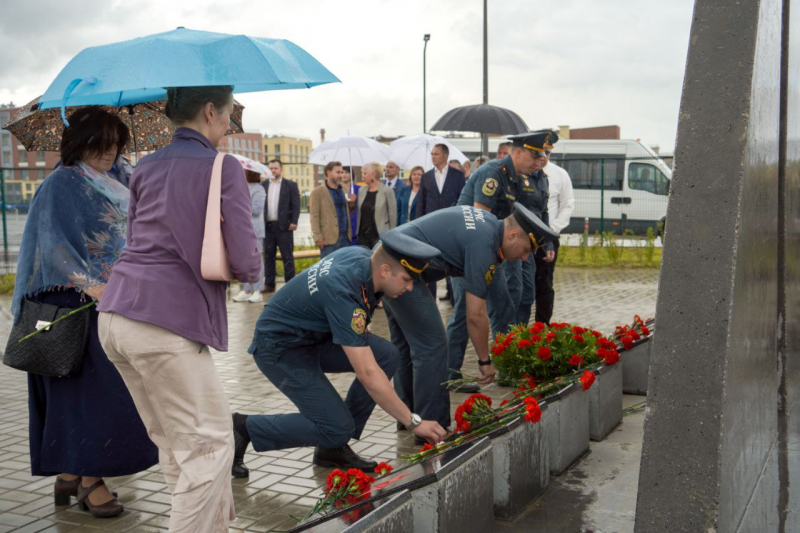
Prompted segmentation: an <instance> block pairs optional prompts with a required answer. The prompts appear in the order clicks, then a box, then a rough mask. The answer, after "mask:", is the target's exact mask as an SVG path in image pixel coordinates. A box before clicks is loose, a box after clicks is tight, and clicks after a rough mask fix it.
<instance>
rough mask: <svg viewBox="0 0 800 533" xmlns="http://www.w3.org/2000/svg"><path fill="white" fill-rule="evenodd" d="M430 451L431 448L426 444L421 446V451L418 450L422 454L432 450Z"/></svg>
mask: <svg viewBox="0 0 800 533" xmlns="http://www.w3.org/2000/svg"><path fill="white" fill-rule="evenodd" d="M432 449H433V446H431V445H430V444H428V443H427V442H426V443H425V444H423V445H422V449H421V450H420V452H422V453H424V452H427V451H428V450H432Z"/></svg>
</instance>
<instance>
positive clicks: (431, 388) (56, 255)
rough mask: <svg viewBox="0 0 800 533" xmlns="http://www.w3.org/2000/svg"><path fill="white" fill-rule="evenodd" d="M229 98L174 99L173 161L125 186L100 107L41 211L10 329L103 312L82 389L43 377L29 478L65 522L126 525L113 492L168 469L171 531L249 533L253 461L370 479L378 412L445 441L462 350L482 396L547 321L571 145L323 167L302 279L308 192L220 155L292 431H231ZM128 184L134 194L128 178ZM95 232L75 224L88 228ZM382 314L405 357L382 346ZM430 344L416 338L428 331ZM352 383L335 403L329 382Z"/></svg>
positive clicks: (32, 379) (74, 128)
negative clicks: (215, 168) (515, 337)
mask: <svg viewBox="0 0 800 533" xmlns="http://www.w3.org/2000/svg"><path fill="white" fill-rule="evenodd" d="M232 91H233V88H232V87H180V88H171V89H169V90H168V100H167V104H166V114H167V116H168V118H169V119H170V120H171V121H172V122H173V123H174V124H175V125H176V126H177V127H178V128H177V131H176V132H175V134H174V137H173V139H172V142H171V144H169V145H168V146H166V147H164V148H162V149H161V150H158V151H156V152H155V153H153V154H151V155H148V156H147V157H145V158H143V159H142V160H141V161H140V162H139V163H138V165H137V166H136V169H135V171H134V172H133V175H132V176H130V177H129V178H128V177H127V174H126V173H125V172H121V173H120V172H117V173H115V165H117V162H118V161H119V158H120V156H121V154H122V153H123V152H124V151H125V150H126V149H127V146H128V142H129V134H128V132H127V128H126V127H125V125H124V124H123V123H122V122H121V121H120V120H119V119H118V118H117V117H116V116H114V115H112V114H109V113H108V112H106V111H104V110H102V109H100V108H97V107H85V108H82V109H80V110H78V111H76V112H75V113H73V115H72V116H70V117H69V123H70V124H71V126H70V127H68V128H67V129H66V130H65V133H64V136H63V139H62V144H61V163H62V164H61V165H60V166H59V168H58V169H57V170H55V171H54V172H53V173H52V174H51V175H50V176H48V178H47V179H46V180H45V181H44V182H43V184H42V185H41V186H40V188H39V190H38V191H37V193H36V196H35V197H34V200H33V202H32V204H31V208H30V215H29V217H28V220H27V223H26V226H25V230H24V234H23V239H22V244H21V248H20V259H19V265H18V274H17V281H16V286H15V293H14V302H13V307H12V311H13V312H14V314H15V318H16V319H18V318H19V316H20V312H21V308H22V306H24V305H25V301H27V300H28V299H34V300H37V301H40V302H45V303H50V304H53V305H56V306H60V307H66V308H78V307H80V306H82V305H83V304H84V302H85V301H87V300H88V299H94V300H96V301H97V302H98V305H97V307H96V309H93V310H92V311H91V313H92V314H91V322H90V328H89V332H88V343H87V348H86V353H85V361H84V369H83V372H81V373H80V374H79V375H77V376H74V377H69V378H52V377H47V376H42V375H37V374H28V391H29V416H30V451H31V465H32V473H33V474H34V475H42V476H50V475H56V476H57V477H56V481H55V486H54V497H55V502H56V504H57V505H64V504H67V503H69V502H70V499H71V498H72V497H75V498H77V500H78V502H79V505H80V507H81V509H83V510H85V511H88V512H90V513H92V514H93V515H94V516H97V517H111V516H116V515H118V514H120V513H121V512H122V511H123V509H124V507H123V505H122V504H121V503H120V502H119V501H118V500H117V498H116V496H115V493H113V492H112V491H110V490H109V489H108V488H107V487H106V486H105V483H104V481H103V478H105V477H110V476H121V475H127V474H133V473H136V472H140V471H143V470H145V469H147V468H150V467H151V466H153V465H154V464H156V463H159V464H160V466H161V470H162V472H163V474H164V477H165V480H166V483H167V485H168V487H169V490H170V493H171V495H172V512H171V517H170V531H176V532H177V531H181V532H184V531H185V532H198V531H200V532H202V531H214V532H216V531H227V528H228V524H229V521H230V520H232V519H234V518H235V515H234V506H233V497H232V492H231V475H233V476H234V477H246V476H248V475H249V472H248V469H247V466H246V465H245V463H244V456H245V452H246V450H247V448H248V446H249V445H250V444H251V443H252V445H253V448H254V449H255V450H256V451H257V452H261V451H269V450H278V449H284V448H291V447H298V446H314V447H315V453H314V463H315V464H317V465H320V466H325V467H342V468H362V469H371V468H374V466H375V463H374V462H373V461H370V460H369V459H366V458H363V457H360V456H358V455H357V454H356V453H355V452H354V451H353V450H352V449H350V448H349V446H348V442H349V441H350V439H352V438H356V439H357V438H359V436H360V434H361V431H362V430H363V428H364V425H365V424H366V422H367V420H368V419H369V416H370V414H371V412H372V410H373V409H374V407H375V405H376V404H377V405H379V406H381V407H382V408H383V409H384V410H385V411H386V412H387V413H389V414H390V415H391V416H393V417H394V418H395V419H396V420H397V429H398V431H411V432H413V433H414V435H415V437H416V438H417V440H418V441H419V442H421V443H422V442H428V443H437V442H439V441H441V440H442V439H443V438H444V436H445V435H446V433H447V430H448V428H449V427H450V422H451V420H450V403H449V394H448V391H447V389H446V387H445V386H444V384H443V383H444V382H445V381H447V379H448V369H454V371H455V374H453V375H450V376H449V377H450V378H457V377H458V376H459V373H458V370H459V369H460V368H461V365H462V363H463V359H464V352H465V350H466V346H467V342H468V341H469V340H471V341H472V343H473V345H474V347H475V351H476V353H477V355H478V358H479V364H480V367H479V368H480V372H481V377H480V379H479V384H478V385H473V386H472V387H469V386H467V385H462V386H461V388H460V389H458V390H461V391H469V390H475V389H476V388H477V387H479V386H480V385H485V384H489V383H491V382H492V381H493V379H494V374H495V373H494V369H493V366H492V364H491V359H490V357H489V344H488V343H489V335H490V332H491V331H494V332H501V331H505V330H506V329H507V328H508V327H509V326H510V325H511V324H515V323H518V322H519V321H523V322H527V321H528V320H529V319H530V313H531V308H532V306H533V305H534V302H535V309H536V319H537V320H539V321H541V322H545V323H548V322H549V321H550V317H551V314H552V309H553V294H554V293H553V268H554V266H555V260H556V251H557V249H558V232H559V231H560V230H561V229H563V228H564V227H565V226H566V225H567V224H568V223H569V218H570V214H571V210H572V207H573V205H574V200H573V198H572V190H571V185H570V182H569V176H568V175H567V174H566V172H564V171H563V170H562V169H559V168H558V167H556V166H555V165H554V164H552V163H549V155H550V152H551V150H552V148H553V145H554V144H555V143H556V142H557V140H558V136H557V135H556V134H555V133H554V132H552V131H549V130H542V131H538V132H530V133H527V134H524V135H520V136H515V137H513V138H512V140H511V141H510V142H508V143H503V144H501V145H500V147H499V149H498V153H497V158H496V159H494V160H490V161H487V160H483V158H478V159H477V160H476V161H475V162H474V165H473V164H470V162H469V161H467V162H465V163H462V162H459V161H451V160H450V159H449V150H448V147H447V145H445V144H438V145H436V146H435V147H434V148H433V150H432V152H431V158H432V161H433V168H432V169H431V170H428V171H427V172H425V171H424V169H423V168H421V167H415V168H412V169H410V171H409V173H408V178H407V180H404V179H403V178H401V177H400V174H401V169H400V168H399V166H398V165H397V164H396V163H394V162H389V163H388V164H386V166H385V168H382V167H381V165H379V164H377V163H369V164H366V165H364V166H362V167H361V168H360V174H361V182H360V183H356V179H355V175H354V173H355V172H356V169H353V168H348V167H345V166H343V165H342V164H341V163H338V162H331V163H329V164H327V165H326V166H325V169H324V172H325V182H324V183H323V184H321V185H319V186H318V187H317V188H316V189H314V191H313V192H312V193H311V196H310V203H309V211H310V222H311V231H312V234H313V239H314V242H315V244H316V246H317V247H318V248H319V251H320V262H318V263H317V264H315V265H314V266H312V267H311V268H308V269H306V270H304V271H303V272H300V273H296V271H295V267H294V259H293V249H294V244H293V232H294V231H295V230H296V229H297V224H298V219H299V215H300V199H299V193H298V188H297V185H296V184H295V183H293V182H292V181H291V180H288V179H286V178H284V177H283V172H282V171H283V168H282V164H281V162H280V161H279V160H273V161H270V162H269V168H270V171H271V173H272V176H273V177H272V178H270V179H269V180H267V181H265V182H263V183H261V180H260V176H259V174H257V173H255V172H249V171H243V169H242V166H241V164H240V163H239V162H238V161H237V160H236V159H235V158H233V157H232V156H225V157H224V159H223V163H222V180H221V183H222V185H221V214H222V217H221V220H222V222H221V228H222V235H223V238H224V242H225V245H226V250H227V256H228V260H229V263H230V269H231V272H232V274H233V276H234V277H235V278H236V279H237V280H238V281H239V282H240V283H241V284H242V285H241V291H240V292H239V293H238V294H236V295H235V296H234V298H233V300H234V301H236V302H245V301H247V302H253V303H256V302H262V301H263V298H264V297H263V293H269V292H275V291H276V287H277V285H276V274H275V270H276V269H275V264H276V256H277V252H278V251H280V254H281V259H282V261H283V264H284V279H285V284H284V285H283V286H282V287H281V288H280V289H279V290H277V292H276V294H274V295H273V296H271V297H270V298H269V299H268V301H267V304H266V305H265V307H264V310H263V311H262V314H261V316H260V318H259V320H258V322H257V324H256V328H255V331H254V336H253V342H252V344H251V346H250V349H249V352H250V353H251V354H252V355H253V358H254V361H255V363H256V365H257V366H258V368H259V369H260V370H261V372H262V373H263V374H264V376H265V379H268V380H269V381H270V382H272V383H273V384H274V385H275V386H276V387H277V388H278V389H279V390H280V391H281V392H282V393H284V394H285V395H286V396H287V397H288V398H289V399H290V400H291V401H292V402H293V403H294V404H295V406H296V407H297V409H298V412H296V413H284V414H280V415H250V416H248V415H245V414H241V413H231V411H230V408H229V405H228V401H227V398H226V396H225V392H224V390H223V388H222V384H221V381H220V378H219V376H218V374H217V371H216V368H215V366H214V362H213V360H212V357H211V353H210V348H214V349H215V350H218V351H226V350H227V347H228V327H227V308H226V298H227V296H226V295H227V289H228V284H227V283H226V282H224V281H215V280H209V279H205V278H204V277H203V275H202V272H201V268H200V262H201V255H202V248H203V239H204V231H203V228H204V223H205V216H206V205H207V202H208V184H209V183H210V179H211V172H212V165H213V164H214V160H215V158H216V156H217V146H218V144H219V143H220V141H221V139H222V138H223V136H224V135H225V133H226V131H227V130H228V128H229V124H230V114H231V112H232V109H233V97H232ZM120 174H124V175H125V176H126V178H125V182H124V183H123V182H122V181H121V180H120V179H119V178H118V177H117V176H118V175H120ZM76 215H81V216H76ZM441 280H446V285H447V287H448V293H449V294H448V295H446V296H445V297H446V298H447V299H449V300H450V301H451V303H452V305H453V307H454V311H453V315H452V317H451V319H450V322H449V324H448V325H447V327H446V328H445V326H444V324H443V323H442V320H441V318H440V314H439V310H438V307H437V305H436V301H435V296H436V284H437V282H438V281H441ZM382 304H385V312H386V315H387V319H388V323H389V330H390V337H391V338H390V339H384V338H381V337H379V336H377V335H374V334H372V333H371V332H370V330H369V327H368V326H369V323H370V321H371V320H372V317H373V315H374V313H375V312H376V309H378V308H379V307H381V305H382ZM421 324H422V325H423V326H422V327H421V326H420V325H421ZM346 372H350V373H354V374H355V379H354V381H353V384H352V386H351V387H350V390H349V391H348V394H347V397H346V398H345V399H342V398H341V397H340V396H339V395H338V393H337V392H336V391H335V389H334V388H333V386H332V385H331V383H330V382H329V381H328V379H327V378H326V377H325V373H346Z"/></svg>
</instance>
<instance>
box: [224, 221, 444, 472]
mask: <svg viewBox="0 0 800 533" xmlns="http://www.w3.org/2000/svg"><path fill="white" fill-rule="evenodd" d="M380 237H381V239H382V244H381V245H380V246H378V247H376V249H375V251H374V252H372V251H370V250H367V249H365V248H363V247H351V248H344V249H342V250H338V251H336V252H334V253H332V254H330V255H329V256H327V257H326V258H325V259H323V260H322V261H320V262H319V263H317V264H316V265H314V266H313V267H311V268H309V269H307V270H306V271H304V272H303V273H302V274H300V275H298V276H297V277H295V278H294V279H292V280H291V281H290V282H289V283H287V284H286V285H285V286H284V287H283V288H282V289H281V290H279V291H278V292H277V293H276V294H275V296H273V297H272V299H271V300H270V301H269V302H268V303H267V305H266V306H265V307H264V311H263V312H262V313H261V317H260V318H259V319H258V322H257V323H256V330H255V338H254V339H253V343H252V344H251V346H250V349H249V351H250V353H252V354H253V357H254V358H255V361H256V364H257V365H258V368H259V369H260V370H261V371H262V372H263V373H264V375H265V376H267V378H268V379H269V380H270V381H271V382H272V383H273V384H274V385H275V386H276V387H277V388H278V389H279V390H280V391H281V392H282V393H283V394H285V395H286V396H287V397H288V398H289V399H290V400H291V401H292V402H293V403H294V404H295V405H296V406H297V408H298V409H299V410H300V412H299V413H289V414H280V415H251V416H245V415H241V414H238V413H235V414H234V437H235V440H236V451H235V455H234V464H233V475H234V476H235V477H247V475H248V471H247V468H246V467H245V466H244V464H243V461H244V453H245V450H246V449H247V445H248V443H249V442H250V441H252V443H253V448H254V449H255V450H256V451H258V452H262V451H269V450H280V449H283V448H295V447H300V446H316V450H315V452H314V464H316V465H319V466H325V467H342V468H361V469H362V470H365V471H370V470H372V469H373V468H374V467H375V466H376V464H377V463H375V462H374V461H369V460H365V459H362V458H361V457H359V456H358V455H356V453H355V452H353V451H352V450H351V449H350V447H349V446H348V445H347V443H348V441H349V440H350V439H351V438H356V439H358V438H359V437H360V436H361V433H362V431H363V429H364V426H365V424H366V423H367V419H369V416H370V414H371V413H372V410H373V408H374V407H375V403H376V402H377V403H378V405H380V406H381V407H382V408H383V409H384V410H385V411H386V412H387V413H389V414H390V415H392V416H393V417H395V419H397V420H398V421H399V422H401V423H403V424H405V425H407V426H408V427H409V428H411V429H412V431H413V432H414V434H415V435H416V436H417V437H420V438H422V439H425V440H426V441H428V442H431V443H436V442H440V441H441V440H442V439H443V438H444V436H445V430H444V429H443V428H442V427H441V426H440V425H439V424H438V423H437V422H434V421H426V420H422V418H421V417H420V416H419V415H417V414H414V413H412V412H411V410H410V409H409V408H408V407H407V406H406V405H405V404H404V403H403V402H402V400H401V399H400V398H398V397H397V394H395V392H394V390H393V389H392V385H391V384H390V383H389V380H390V379H391V378H392V375H393V374H394V372H395V369H396V367H397V357H398V355H397V349H396V348H395V347H394V345H393V344H392V343H391V342H389V341H387V340H385V339H382V338H380V337H377V336H375V335H372V334H371V333H369V332H368V330H367V326H368V325H369V322H370V320H371V318H372V314H373V312H374V311H375V308H376V306H377V305H378V301H379V300H380V299H381V297H382V296H386V297H388V298H390V299H391V298H397V297H399V296H401V295H403V294H404V293H406V292H408V291H410V290H411V288H412V286H413V284H412V282H413V276H418V272H419V271H422V270H424V269H425V265H427V264H428V263H430V262H431V260H432V259H433V258H434V257H436V256H438V255H439V251H438V250H436V249H435V248H433V247H432V246H429V245H427V244H424V243H421V242H419V241H416V240H414V239H411V238H410V237H407V236H405V235H402V234H400V233H397V232H396V231H386V232H383V233H382V234H381V235H380ZM427 298H428V299H431V298H430V295H427ZM326 372H329V373H339V372H355V374H356V380H354V381H353V384H352V385H351V386H350V390H349V392H348V394H347V398H346V400H345V401H342V399H341V398H340V396H339V394H338V393H337V392H336V389H334V387H333V385H331V383H330V381H328V379H327V378H326V377H325V373H326Z"/></svg>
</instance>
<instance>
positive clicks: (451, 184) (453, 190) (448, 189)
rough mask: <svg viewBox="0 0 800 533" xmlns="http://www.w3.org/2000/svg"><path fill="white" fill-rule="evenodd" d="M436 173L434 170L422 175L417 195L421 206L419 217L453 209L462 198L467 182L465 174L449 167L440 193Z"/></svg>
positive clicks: (418, 211)
mask: <svg viewBox="0 0 800 533" xmlns="http://www.w3.org/2000/svg"><path fill="white" fill-rule="evenodd" d="M434 172H435V170H434V169H430V170H429V171H427V172H426V173H425V174H423V175H422V182H421V183H420V187H419V193H417V196H418V198H419V202H418V203H419V205H418V206H417V216H418V217H421V216H425V215H427V214H428V213H433V212H434V211H438V210H439V209H444V208H445V207H453V206H454V205H456V202H458V197H459V196H461V189H463V188H464V183H465V182H466V178H465V177H464V173H463V172H461V171H460V170H458V169H456V168H453V167H449V168H448V169H447V177H446V178H445V180H444V187H442V192H441V193H439V187H437V186H436V176H435V174H434Z"/></svg>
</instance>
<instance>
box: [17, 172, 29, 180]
mask: <svg viewBox="0 0 800 533" xmlns="http://www.w3.org/2000/svg"><path fill="white" fill-rule="evenodd" d="M19 179H21V180H26V179H28V171H27V170H20V171H19Z"/></svg>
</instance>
